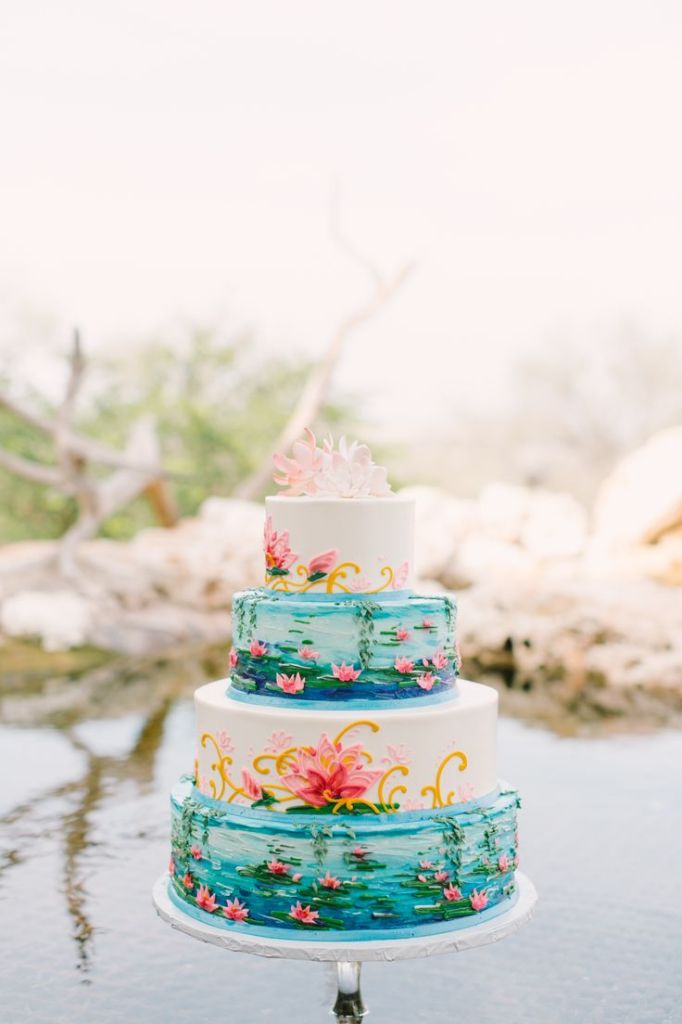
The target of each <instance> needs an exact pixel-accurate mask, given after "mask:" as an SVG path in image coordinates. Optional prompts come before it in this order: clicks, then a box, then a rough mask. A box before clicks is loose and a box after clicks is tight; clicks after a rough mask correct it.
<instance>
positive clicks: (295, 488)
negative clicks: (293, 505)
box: [272, 427, 324, 496]
mask: <svg viewBox="0 0 682 1024" xmlns="http://www.w3.org/2000/svg"><path fill="white" fill-rule="evenodd" d="M304 433H305V437H303V438H301V439H299V440H298V441H294V444H293V446H292V449H291V457H290V458H289V457H288V456H286V455H281V454H280V453H279V452H277V453H276V454H275V455H273V456H272V461H273V463H274V466H275V473H274V474H273V479H274V481H275V483H276V484H278V485H279V486H280V487H285V488H286V490H285V491H283V493H284V494H289V495H293V496H296V495H301V494H316V493H317V489H318V487H317V479H318V474H319V473H320V470H321V469H322V464H323V460H324V454H323V452H322V450H321V449H320V448H318V447H317V440H316V438H315V435H314V434H313V432H312V430H310V429H309V428H308V427H306V428H305V432H304Z"/></svg>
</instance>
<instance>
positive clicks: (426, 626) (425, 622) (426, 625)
mask: <svg viewBox="0 0 682 1024" xmlns="http://www.w3.org/2000/svg"><path fill="white" fill-rule="evenodd" d="M422 629H433V623H432V622H431V619H422Z"/></svg>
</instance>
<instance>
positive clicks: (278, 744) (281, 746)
mask: <svg viewBox="0 0 682 1024" xmlns="http://www.w3.org/2000/svg"><path fill="white" fill-rule="evenodd" d="M293 741H294V737H293V736H291V735H290V734H289V733H288V732H284V731H283V730H281V729H280V730H279V731H277V732H273V734H272V736H271V737H270V739H269V740H268V742H267V743H266V744H265V752H266V754H281V753H282V751H284V750H286V749H287V748H288V747H290V746H291V744H292V743H293Z"/></svg>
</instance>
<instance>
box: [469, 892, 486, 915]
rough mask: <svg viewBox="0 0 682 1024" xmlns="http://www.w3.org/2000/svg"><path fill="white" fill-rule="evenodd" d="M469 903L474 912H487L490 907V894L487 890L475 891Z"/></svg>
mask: <svg viewBox="0 0 682 1024" xmlns="http://www.w3.org/2000/svg"><path fill="white" fill-rule="evenodd" d="M469 902H470V903H471V906H472V909H473V910H485V908H486V907H487V906H488V893H487V892H486V890H485V889H481V891H480V892H479V891H478V889H474V891H473V892H472V893H471V895H470V896H469Z"/></svg>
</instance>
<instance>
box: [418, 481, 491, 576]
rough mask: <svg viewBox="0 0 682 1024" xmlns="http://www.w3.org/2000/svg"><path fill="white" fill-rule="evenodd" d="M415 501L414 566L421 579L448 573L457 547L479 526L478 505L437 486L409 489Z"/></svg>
mask: <svg viewBox="0 0 682 1024" xmlns="http://www.w3.org/2000/svg"><path fill="white" fill-rule="evenodd" d="M400 493H401V494H402V495H405V496H407V497H410V498H414V499H415V501H416V531H415V563H416V571H417V574H418V575H419V576H423V577H426V578H432V579H435V578H440V577H442V576H443V575H444V574H446V573H447V571H448V567H449V566H450V565H451V563H452V560H453V557H454V554H455V552H456V550H457V547H458V546H459V544H461V542H462V541H463V540H464V538H465V537H466V536H467V535H468V534H469V533H470V532H471V530H473V529H475V527H476V519H477V512H476V502H475V501H470V500H469V499H465V498H456V497H453V496H452V495H451V494H446V493H445V492H444V491H441V490H439V489H438V488H437V487H421V486H420V487H406V488H404V489H403V490H402V491H401V492H400Z"/></svg>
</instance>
